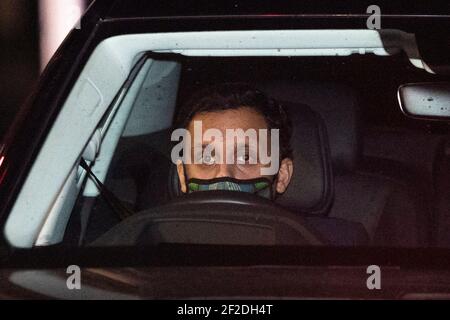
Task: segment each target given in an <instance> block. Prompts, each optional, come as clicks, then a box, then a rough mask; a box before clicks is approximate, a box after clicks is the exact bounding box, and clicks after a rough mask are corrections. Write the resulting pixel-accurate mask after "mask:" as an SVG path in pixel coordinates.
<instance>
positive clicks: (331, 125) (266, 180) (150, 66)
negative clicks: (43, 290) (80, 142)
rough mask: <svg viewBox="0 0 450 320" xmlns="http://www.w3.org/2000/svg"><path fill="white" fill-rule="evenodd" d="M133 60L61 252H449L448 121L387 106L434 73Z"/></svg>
mask: <svg viewBox="0 0 450 320" xmlns="http://www.w3.org/2000/svg"><path fill="white" fill-rule="evenodd" d="M140 65H141V67H140V69H139V71H138V72H136V75H135V76H134V78H132V80H133V81H132V84H131V85H130V86H129V88H128V91H127V94H126V95H125V97H124V98H123V99H122V100H119V99H116V100H115V102H114V103H113V105H112V106H111V107H110V111H109V113H108V114H107V116H105V118H104V119H103V121H102V123H101V125H100V126H99V128H98V131H99V132H102V131H103V132H102V133H104V135H103V138H102V139H103V140H102V139H100V138H97V139H99V140H98V141H102V142H101V143H100V144H101V147H99V146H97V147H98V150H96V149H95V148H94V149H92V150H90V149H89V148H87V149H86V150H85V152H84V154H83V157H82V160H81V162H80V167H79V178H78V179H79V183H80V184H81V191H80V193H79V196H78V197H77V199H76V202H75V204H74V207H73V210H72V212H71V214H70V220H69V222H68V224H67V228H66V230H65V233H64V238H63V241H62V243H63V244H65V245H86V246H104V245H109V246H124V245H125V246H134V245H155V244H163V243H184V244H213V245H217V244H231V245H286V244H287V245H302V246H304V245H325V246H383V247H385V246H388V247H428V246H446V245H448V244H449V242H448V241H449V240H450V239H446V234H447V233H446V232H445V230H446V228H447V226H446V224H445V221H446V218H445V217H446V215H447V213H448V212H449V211H450V203H449V202H448V199H447V197H446V196H445V192H446V190H447V188H446V184H447V181H448V175H449V174H450V167H449V165H448V164H449V162H448V159H447V153H446V150H447V149H446V148H447V140H448V134H449V128H448V124H447V123H442V122H433V121H423V120H413V119H410V118H407V117H405V115H404V114H402V112H401V110H400V108H399V106H398V101H397V96H396V94H397V89H398V87H399V86H400V85H401V84H403V83H408V82H426V81H430V80H436V78H437V76H435V75H431V74H428V73H426V72H424V71H423V70H418V69H417V68H415V67H414V66H412V65H411V64H410V63H409V61H408V59H407V57H406V56H404V55H403V54H398V55H394V56H389V57H379V56H374V55H360V56H359V55H355V56H348V57H234V58H233V57H227V58H213V57H211V58H207V57H186V56H184V57H183V56H176V55H164V54H154V53H153V54H152V53H150V54H149V56H148V57H147V58H146V60H145V61H141V62H140ZM123 119H126V121H125V120H123ZM238 129H241V130H242V132H241V133H244V135H243V137H242V139H241V140H240V141H241V144H239V138H238V135H237V133H236V132H237V131H236V130H238ZM227 130H228V132H227ZM233 130H234V131H233ZM252 130H253V131H252ZM264 130H265V131H264ZM252 132H254V133H255V134H254V136H252ZM238 133H239V132H238ZM264 133H266V135H264ZM228 134H230V136H228ZM233 134H235V136H233ZM114 137H115V138H114ZM230 137H231V138H230ZM252 138H253V140H254V141H253V142H255V143H253V144H252ZM275 138H276V139H275ZM92 141H95V135H94V138H93V139H91V143H92ZM92 144H94V143H92ZM88 147H89V146H88ZM91 147H92V145H91ZM240 147H241V148H240ZM89 150H90V151H91V152H89ZM230 150H231V151H230ZM269 151H272V152H269ZM97 153H98V154H97ZM264 159H265V160H267V161H266V162H263V161H264ZM252 160H254V161H253V162H252ZM233 161H234V162H233ZM264 170H265V171H264Z"/></svg>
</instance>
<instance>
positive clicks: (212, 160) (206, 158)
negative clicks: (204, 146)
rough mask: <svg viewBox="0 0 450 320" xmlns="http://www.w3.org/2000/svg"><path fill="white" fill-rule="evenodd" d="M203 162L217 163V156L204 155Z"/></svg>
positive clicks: (208, 163)
mask: <svg viewBox="0 0 450 320" xmlns="http://www.w3.org/2000/svg"><path fill="white" fill-rule="evenodd" d="M202 163H204V164H206V165H208V166H211V165H213V164H214V163H216V158H215V157H214V156H212V155H204V156H203V158H202Z"/></svg>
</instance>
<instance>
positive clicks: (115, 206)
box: [80, 158, 134, 220]
mask: <svg viewBox="0 0 450 320" xmlns="http://www.w3.org/2000/svg"><path fill="white" fill-rule="evenodd" d="M80 166H81V167H82V168H83V169H84V170H86V172H87V174H88V175H89V177H91V178H92V179H93V180H94V182H95V183H96V185H97V187H98V189H99V191H100V196H101V197H103V199H104V200H105V202H106V203H107V204H108V205H109V206H110V207H111V209H112V210H113V211H114V212H115V213H116V214H117V216H118V217H119V219H120V220H125V219H126V218H128V217H131V216H132V215H133V214H134V212H133V211H132V210H130V209H128V208H127V207H125V205H124V204H123V203H122V201H120V199H119V198H117V196H116V195H115V194H114V193H112V192H111V191H109V190H108V188H107V187H106V186H105V185H104V184H103V183H102V182H101V181H100V180H99V179H98V178H97V177H96V175H95V174H94V173H93V172H92V170H91V168H90V167H89V165H88V164H87V162H86V161H85V160H84V159H83V158H81V161H80Z"/></svg>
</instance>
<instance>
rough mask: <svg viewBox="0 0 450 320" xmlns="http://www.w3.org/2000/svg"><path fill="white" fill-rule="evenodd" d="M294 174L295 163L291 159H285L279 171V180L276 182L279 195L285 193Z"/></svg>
mask: <svg viewBox="0 0 450 320" xmlns="http://www.w3.org/2000/svg"><path fill="white" fill-rule="evenodd" d="M293 172H294V163H293V162H292V160H291V159H290V158H284V159H283V160H282V161H281V164H280V170H278V178H277V181H276V187H275V189H276V191H277V193H284V192H285V191H286V189H287V187H288V185H289V183H290V182H291V178H292V174H293Z"/></svg>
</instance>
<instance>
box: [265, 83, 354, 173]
mask: <svg viewBox="0 0 450 320" xmlns="http://www.w3.org/2000/svg"><path fill="white" fill-rule="evenodd" d="M257 87H258V88H260V89H261V90H262V91H264V92H265V93H266V94H267V95H268V96H270V97H272V98H274V99H276V100H278V101H289V102H292V103H303V104H307V105H308V106H310V107H311V109H312V110H314V111H316V112H317V113H319V114H320V115H321V117H322V118H323V120H324V121H325V125H326V127H327V131H328V139H329V143H330V150H331V158H332V163H333V169H334V172H335V173H341V172H345V171H351V170H353V169H354V168H355V166H356V163H357V161H358V158H359V156H360V153H361V141H360V136H361V135H360V134H359V125H358V124H359V108H358V100H357V96H356V93H355V92H354V90H353V89H352V88H350V87H348V86H346V85H343V84H337V83H322V82H295V81H277V82H265V83H261V84H258V85H257Z"/></svg>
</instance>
